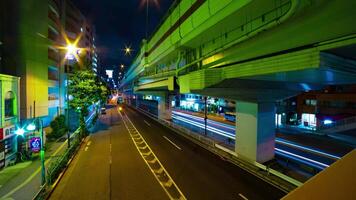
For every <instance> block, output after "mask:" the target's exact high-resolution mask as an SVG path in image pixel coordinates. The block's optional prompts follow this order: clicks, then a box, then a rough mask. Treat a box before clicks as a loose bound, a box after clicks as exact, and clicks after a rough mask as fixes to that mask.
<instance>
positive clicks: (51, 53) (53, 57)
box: [48, 48, 60, 63]
mask: <svg viewBox="0 0 356 200" xmlns="http://www.w3.org/2000/svg"><path fill="white" fill-rule="evenodd" d="M59 57H60V56H59V53H57V52H56V51H54V50H53V49H50V48H49V49H48V58H49V59H50V60H53V61H55V62H56V63H59V62H60V58H59Z"/></svg>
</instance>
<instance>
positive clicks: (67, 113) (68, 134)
mask: <svg viewBox="0 0 356 200" xmlns="http://www.w3.org/2000/svg"><path fill="white" fill-rule="evenodd" d="M65 68H66V69H65V71H66V73H67V83H66V86H67V87H66V88H67V89H66V93H67V94H66V97H67V112H66V115H67V117H66V118H67V142H68V149H69V148H70V133H69V91H68V90H69V61H68V60H67V65H66V66H65Z"/></svg>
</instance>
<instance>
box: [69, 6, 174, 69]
mask: <svg viewBox="0 0 356 200" xmlns="http://www.w3.org/2000/svg"><path fill="white" fill-rule="evenodd" d="M155 1H157V2H159V6H157V5H156V4H155ZM72 2H73V3H74V4H75V5H76V6H77V7H78V8H79V9H80V10H81V11H82V13H83V14H84V15H85V16H86V18H87V19H88V20H89V22H90V23H92V24H93V25H94V26H95V28H96V38H95V43H96V46H97V48H98V50H99V52H98V54H99V60H100V61H99V62H100V66H101V67H104V68H112V67H115V68H116V67H117V68H118V67H119V66H120V64H121V63H122V64H124V65H125V66H126V67H127V66H128V65H130V64H131V61H132V59H133V58H134V56H135V54H136V52H137V51H138V49H139V47H140V43H141V41H142V39H143V38H144V37H145V33H146V29H145V27H146V4H145V0H72ZM172 3H173V0H150V3H149V18H148V19H149V27H148V33H149V34H148V36H150V33H152V32H153V31H154V30H155V28H156V27H157V26H158V24H159V23H160V21H161V19H162V18H163V16H164V15H165V14H166V12H167V10H168V8H169V7H170V5H171V4H172ZM140 5H141V6H140ZM125 45H126V46H131V47H132V48H133V49H134V52H133V53H132V55H131V56H125V54H124V52H123V49H124V48H125Z"/></svg>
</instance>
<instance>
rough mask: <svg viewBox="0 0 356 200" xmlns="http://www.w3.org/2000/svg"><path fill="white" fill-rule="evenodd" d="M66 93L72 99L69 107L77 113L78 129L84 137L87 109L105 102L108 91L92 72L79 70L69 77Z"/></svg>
mask: <svg viewBox="0 0 356 200" xmlns="http://www.w3.org/2000/svg"><path fill="white" fill-rule="evenodd" d="M68 92H69V95H71V96H72V97H73V98H72V99H71V100H70V101H69V106H70V107H71V108H72V109H75V110H76V111H77V112H78V113H79V120H80V121H79V127H80V130H81V136H84V135H86V134H87V129H86V124H85V117H87V115H88V107H89V106H90V105H92V104H93V103H96V102H98V101H103V100H106V97H107V94H108V90H107V88H106V87H105V85H104V84H103V83H102V82H101V80H100V79H99V78H98V77H97V76H96V75H95V73H94V72H93V71H91V70H81V71H77V72H75V73H74V74H72V75H71V76H70V81H69V89H68Z"/></svg>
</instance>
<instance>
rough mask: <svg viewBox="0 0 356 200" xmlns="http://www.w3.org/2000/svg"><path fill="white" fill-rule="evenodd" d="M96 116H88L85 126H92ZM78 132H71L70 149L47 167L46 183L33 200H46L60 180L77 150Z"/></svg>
mask: <svg viewBox="0 0 356 200" xmlns="http://www.w3.org/2000/svg"><path fill="white" fill-rule="evenodd" d="M96 115H97V113H96V112H94V113H93V114H92V115H91V116H89V118H88V119H87V120H86V123H87V126H90V125H91V124H92V120H93V119H94V118H96ZM80 132H81V131H80V128H78V129H77V130H76V131H74V132H73V134H72V135H71V136H70V142H71V147H70V148H68V149H66V151H65V152H64V153H63V155H62V156H59V157H58V158H57V159H56V160H54V161H53V162H51V163H50V164H49V165H48V167H47V172H46V177H47V179H46V183H45V185H43V186H42V187H41V189H40V190H39V191H38V193H37V194H36V195H35V197H34V198H33V199H36V200H42V199H47V197H48V196H49V195H50V193H51V192H52V190H53V189H54V185H55V183H56V181H57V180H58V179H59V178H60V176H61V174H63V173H64V171H65V169H66V168H67V167H68V165H69V163H70V161H71V159H72V158H73V157H74V155H75V154H76V152H77V151H78V150H79V147H80V144H81V142H82V138H83V137H82V134H81V133H80Z"/></svg>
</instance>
